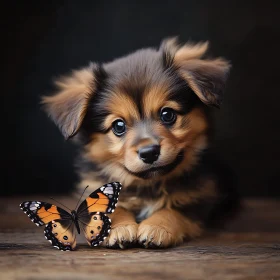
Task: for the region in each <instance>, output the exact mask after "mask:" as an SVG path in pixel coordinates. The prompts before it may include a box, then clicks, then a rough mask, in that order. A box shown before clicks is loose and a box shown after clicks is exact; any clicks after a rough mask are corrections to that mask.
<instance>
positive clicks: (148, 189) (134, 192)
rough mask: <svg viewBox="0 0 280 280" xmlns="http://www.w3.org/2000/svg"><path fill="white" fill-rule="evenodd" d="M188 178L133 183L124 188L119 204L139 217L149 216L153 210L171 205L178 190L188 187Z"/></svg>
mask: <svg viewBox="0 0 280 280" xmlns="http://www.w3.org/2000/svg"><path fill="white" fill-rule="evenodd" d="M188 185H189V182H188V180H183V181H182V180H174V181H172V182H170V181H165V182H157V183H155V184H154V185H151V186H145V187H143V186H137V185H131V186H128V187H126V188H124V189H123V190H122V195H121V197H120V200H119V204H118V205H119V206H122V207H125V208H126V209H129V210H130V211H132V212H134V214H135V215H136V216H138V217H139V219H143V218H147V216H149V215H150V214H152V213H153V212H155V211H157V210H159V209H161V208H164V207H165V206H167V205H170V203H171V200H172V197H173V196H174V195H175V194H176V193H177V192H182V191H186V190H187V189H188Z"/></svg>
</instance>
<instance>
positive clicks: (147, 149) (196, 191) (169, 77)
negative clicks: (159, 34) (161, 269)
mask: <svg viewBox="0 0 280 280" xmlns="http://www.w3.org/2000/svg"><path fill="white" fill-rule="evenodd" d="M207 48H208V44H207V43H197V44H193V43H186V44H184V45H181V44H179V43H178V42H177V39H176V38H169V39H166V40H164V41H163V42H162V43H161V45H160V47H159V48H158V49H153V48H147V49H141V50H138V51H136V52H134V53H132V54H129V55H127V56H124V57H122V58H119V59H116V60H114V61H112V62H110V63H104V64H101V65H100V64H97V63H91V64H90V65H89V66H88V67H85V68H82V69H80V70H76V71H73V72H72V73H71V74H70V75H68V76H65V77H62V78H60V79H58V80H57V81H56V82H55V83H56V86H57V92H56V93H55V94H54V95H52V96H46V97H43V104H44V107H45V109H46V111H47V113H48V114H49V116H50V117H51V118H52V120H53V121H54V122H55V123H56V125H57V126H58V127H59V128H60V130H61V132H62V134H63V136H64V137H65V138H66V139H69V138H73V140H74V142H75V143H77V144H78V145H79V147H80V151H81V154H80V159H79V160H78V161H77V164H76V166H77V169H78V172H79V175H80V178H81V180H80V183H79V186H80V187H81V188H82V189H83V188H84V187H85V186H87V185H89V186H90V187H89V188H88V191H89V192H92V191H94V190H95V189H96V188H97V187H99V186H101V185H102V184H104V183H107V182H110V181H119V182H121V183H122V184H123V186H124V187H123V190H122V193H121V195H120V201H119V204H118V207H117V209H116V211H115V213H114V214H112V216H111V219H112V230H111V232H110V235H109V237H108V238H107V239H106V242H104V245H106V246H108V247H112V248H126V247H128V246H133V245H134V244H136V243H138V244H141V245H142V246H144V247H145V248H160V247H162V248H164V247H169V246H174V245H177V244H180V243H182V242H183V241H184V240H189V239H192V238H195V237H198V236H200V235H201V233H202V232H203V228H204V226H205V225H206V224H207V222H208V221H209V220H210V221H211V219H212V221H213V220H214V219H215V220H216V219H217V216H213V213H217V211H216V210H217V209H219V208H218V206H220V205H221V204H224V205H226V204H227V203H228V201H229V200H230V199H229V198H230V196H229V195H228V189H229V184H228V182H226V180H225V178H224V177H225V172H221V170H220V168H217V166H218V164H217V161H216V160H214V158H213V157H212V152H211V138H212V137H211V136H212V128H213V125H212V121H211V115H210V113H211V110H212V109H213V107H219V106H220V104H221V101H222V96H223V92H224V89H225V83H226V80H227V77H228V73H229V69H230V65H229V62H228V61H226V60H225V59H222V58H217V59H206V58H205V53H206V51H207ZM213 217H215V218H213Z"/></svg>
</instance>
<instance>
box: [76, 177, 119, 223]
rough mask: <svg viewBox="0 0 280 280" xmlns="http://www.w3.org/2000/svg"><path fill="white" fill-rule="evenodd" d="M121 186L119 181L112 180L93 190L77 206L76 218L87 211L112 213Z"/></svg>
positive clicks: (86, 213) (87, 212)
mask: <svg viewBox="0 0 280 280" xmlns="http://www.w3.org/2000/svg"><path fill="white" fill-rule="evenodd" d="M121 188H122V185H121V183H119V182H112V183H108V184H105V185H103V186H102V187H100V188H99V189H97V190H95V191H94V192H93V193H91V194H90V195H89V196H88V197H87V198H86V199H85V200H84V201H83V202H82V203H81V205H80V206H79V208H78V210H77V214H78V218H79V217H82V216H84V215H88V214H89V213H96V212H102V213H107V214H110V213H113V212H114V210H115V208H116V205H117V202H118V199H119V194H120V191H121Z"/></svg>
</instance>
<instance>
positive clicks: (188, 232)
mask: <svg viewBox="0 0 280 280" xmlns="http://www.w3.org/2000/svg"><path fill="white" fill-rule="evenodd" d="M201 233H202V228H201V226H200V225H199V224H198V223H196V222H194V221H192V220H190V219H188V218H187V217H185V216H183V215H182V214H180V213H179V212H177V211H176V210H172V209H162V210H159V211H157V212H155V213H154V214H153V215H152V216H150V217H149V218H148V219H146V220H144V221H143V222H141V223H140V225H139V227H138V232H137V239H138V242H139V243H140V244H142V245H143V246H144V247H145V248H158V247H161V248H164V247H170V246H174V245H177V244H180V243H182V242H183V240H184V238H186V237H188V238H193V237H196V236H199V235H200V234H201Z"/></svg>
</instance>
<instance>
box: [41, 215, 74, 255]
mask: <svg viewBox="0 0 280 280" xmlns="http://www.w3.org/2000/svg"><path fill="white" fill-rule="evenodd" d="M44 233H45V237H46V239H47V240H49V241H50V243H51V244H52V245H53V246H54V247H55V248H57V249H59V250H61V251H72V250H74V249H75V248H76V234H75V225H74V223H73V222H72V221H70V220H54V221H51V222H49V223H48V224H47V225H46V228H45V231H44Z"/></svg>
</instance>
